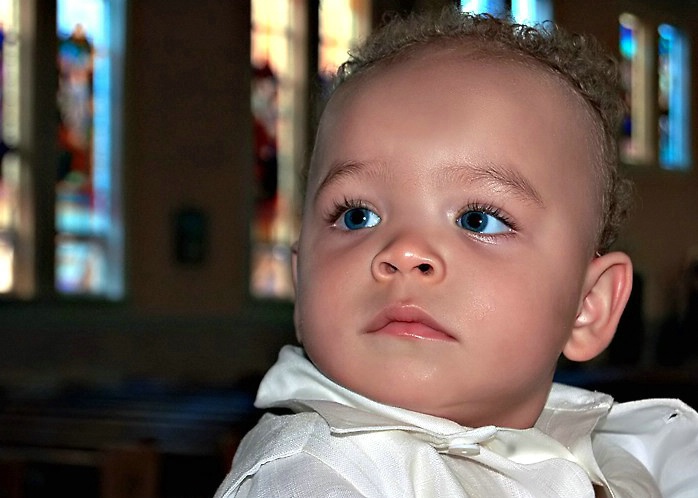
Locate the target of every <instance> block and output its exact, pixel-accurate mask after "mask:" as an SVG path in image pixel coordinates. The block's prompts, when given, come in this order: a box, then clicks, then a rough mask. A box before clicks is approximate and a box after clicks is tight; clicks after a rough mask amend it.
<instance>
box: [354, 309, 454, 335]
mask: <svg viewBox="0 0 698 498" xmlns="http://www.w3.org/2000/svg"><path fill="white" fill-rule="evenodd" d="M367 331H368V333H369V334H386V335H392V336H397V337H406V338H414V339H427V340H435V341H455V340H456V338H455V337H454V336H453V334H451V333H449V332H448V331H447V330H446V329H445V328H444V327H443V326H442V325H441V324H440V323H439V322H437V321H436V320H435V319H434V318H432V317H431V315H429V313H427V312H425V311H424V310H422V309H421V308H419V307H418V306H415V305H401V306H389V307H387V308H385V309H384V310H382V311H381V312H380V313H378V314H377V315H376V316H375V317H374V318H373V320H371V322H370V323H369V324H368V328H367Z"/></svg>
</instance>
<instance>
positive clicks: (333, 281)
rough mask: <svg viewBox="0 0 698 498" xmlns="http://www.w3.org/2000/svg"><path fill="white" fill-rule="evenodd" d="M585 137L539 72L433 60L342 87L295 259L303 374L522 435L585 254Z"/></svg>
mask: <svg viewBox="0 0 698 498" xmlns="http://www.w3.org/2000/svg"><path fill="white" fill-rule="evenodd" d="M591 130H592V125H591V120H590V118H589V117H588V115H587V114H586V113H585V112H584V110H583V104H582V103H581V102H580V101H579V100H578V99H577V98H576V97H575V96H574V95H573V94H572V93H571V90H569V89H568V88H566V87H565V86H563V85H562V84H561V83H560V82H559V81H557V80H556V79H555V78H553V77H552V76H550V75H548V74H546V73H544V72H543V71H541V70H538V69H530V68H524V67H522V66H520V65H511V64H509V65H505V64H503V63H485V62H483V61H469V60H462V59H460V60H456V58H455V56H454V55H449V54H447V53H443V54H441V55H440V56H439V57H438V59H436V60H431V61H426V60H424V59H421V58H417V59H413V60H411V61H409V62H406V63H401V64H398V65H395V66H391V67H389V68H382V69H380V70H379V71H376V72H374V73H372V74H370V75H364V76H362V77H361V80H354V81H352V82H350V83H348V84H347V85H346V86H344V87H343V88H342V89H340V90H339V91H338V93H336V94H335V96H334V97H333V99H332V101H331V102H330V104H329V106H328V108H327V109H326V112H325V114H324V116H323V119H322V122H321V127H320V132H319V136H318V143H317V147H316V153H315V157H314V161H313V165H312V169H311V174H310V179H309V184H308V192H307V200H306V204H305V212H304V219H303V224H302V229H301V236H300V240H299V248H298V256H297V258H298V259H297V268H296V276H297V302H296V325H297V329H298V335H299V338H300V340H301V341H302V343H303V345H304V346H305V348H306V350H307V352H308V355H309V356H310V358H311V359H312V361H313V362H314V363H315V364H316V365H317V366H318V368H319V369H320V370H321V371H322V372H323V373H324V374H325V375H327V376H328V377H330V378H332V379H334V380H335V381H336V382H338V383H340V384H342V385H344V386H345V387H347V388H349V389H352V390H354V391H356V392H358V393H360V394H363V395H365V396H367V397H369V398H372V399H375V400H377V401H380V402H384V403H387V404H391V405H397V406H401V407H405V408H408V409H412V410H416V411H420V412H425V413H429V414H433V415H437V416H443V417H447V418H450V419H453V420H455V421H457V422H459V423H461V424H464V425H470V426H475V425H486V424H496V425H500V426H510V427H529V426H530V425H531V424H532V423H533V422H534V421H535V420H536V418H537V417H538V414H539V412H540V409H541V407H542V405H543V403H544V400H545V399H546V397H547V394H548V390H549V388H550V382H551V379H552V375H553V371H554V368H555V365H556V362H557V360H558V357H559V355H560V353H561V351H562V350H563V348H564V346H565V344H566V342H567V340H568V337H569V334H570V332H571V330H572V328H573V326H574V324H575V319H576V317H577V314H578V310H579V307H580V303H581V301H582V297H583V290H582V288H583V281H584V278H585V274H586V271H587V266H588V264H589V262H590V260H591V258H592V254H593V240H594V233H595V227H596V220H597V219H598V217H599V212H598V207H597V202H596V201H595V199H597V187H596V184H595V182H594V180H593V173H592V171H593V161H594V160H595V155H594V153H593V150H594V147H595V145H596V141H595V140H594V139H593V138H592V132H591Z"/></svg>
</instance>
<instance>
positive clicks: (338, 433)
mask: <svg viewBox="0 0 698 498" xmlns="http://www.w3.org/2000/svg"><path fill="white" fill-rule="evenodd" d="M255 404H256V406H257V407H259V408H262V409H270V408H290V409H291V411H292V412H294V413H292V414H288V415H273V414H270V413H267V414H265V415H264V416H263V417H262V418H261V420H260V421H259V423H258V424H257V426H256V427H255V428H253V429H252V431H250V432H249V433H248V434H247V435H246V436H245V438H244V439H243V441H242V443H241V444H240V447H239V449H238V451H237V453H236V455H235V459H234V460H233V466H232V470H231V471H230V473H229V474H228V476H227V477H226V478H225V480H224V481H223V483H222V484H221V486H220V487H219V489H218V491H217V493H216V498H224V497H225V498H228V497H233V496H236V497H246V496H265V497H272V496H273V497H295V496H298V497H308V496H322V497H359V496H367V497H395V498H405V497H410V496H415V497H449V498H450V497H461V496H463V497H486V498H489V497H497V498H499V497H531V498H545V497H551V498H552V497H556V498H557V497H565V498H567V497H570V498H584V497H594V496H595V490H596V492H598V493H599V496H606V497H613V498H621V497H623V498H625V497H627V498H644V497H665V498H689V497H698V413H696V412H695V411H694V410H693V409H691V408H690V407H688V406H687V405H686V404H684V403H682V402H680V401H678V400H642V401H635V402H630V403H614V402H613V400H612V398H611V397H610V396H608V395H606V394H601V393H596V392H590V391H586V390H583V389H579V388H574V387H569V386H564V385H561V384H554V385H553V388H552V390H551V393H550V396H549V398H548V401H547V403H546V405H545V408H544V409H543V412H542V414H541V416H540V418H539V419H538V421H537V422H536V425H535V427H534V428H531V429H526V430H515V429H508V428H502V427H495V426H487V427H478V428H474V429H471V428H466V427H463V426H461V425H459V424H457V423H455V422H453V421H451V420H447V419H442V418H438V417H433V416H430V415H424V414H421V413H416V412H413V411H410V410H405V409H401V408H396V407H392V406H386V405H383V404H380V403H376V402H374V401H372V400H370V399H367V398H365V397H363V396H360V395H358V394H356V393H354V392H352V391H349V390H347V389H345V388H343V387H341V386H339V385H337V384H335V383H334V382H332V381H331V380H329V379H328V378H327V377H325V376H323V375H322V374H321V373H320V372H319V371H318V370H317V369H316V368H315V366H314V365H313V364H312V363H311V362H310V361H309V360H308V359H307V358H306V357H305V356H304V354H303V351H302V350H301V349H300V348H297V347H293V346H285V347H284V348H283V349H282V350H281V352H280V355H279V361H278V362H277V363H276V364H275V365H274V366H273V367H272V368H271V369H270V371H269V372H268V373H267V375H266V376H265V378H264V380H263V381H262V383H261V385H260V389H259V392H258V395H257V401H256V403H255Z"/></svg>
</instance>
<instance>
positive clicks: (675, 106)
mask: <svg viewBox="0 0 698 498" xmlns="http://www.w3.org/2000/svg"><path fill="white" fill-rule="evenodd" d="M657 31H658V43H657V77H658V107H659V118H658V130H659V163H660V165H661V166H662V167H663V168H665V169H674V170H686V169H688V167H689V166H690V152H689V151H690V144H689V119H688V43H687V40H686V37H685V35H684V34H683V33H682V32H681V31H680V30H678V29H676V28H675V27H673V26H670V25H668V24H662V25H660V26H659V28H658V30H657Z"/></svg>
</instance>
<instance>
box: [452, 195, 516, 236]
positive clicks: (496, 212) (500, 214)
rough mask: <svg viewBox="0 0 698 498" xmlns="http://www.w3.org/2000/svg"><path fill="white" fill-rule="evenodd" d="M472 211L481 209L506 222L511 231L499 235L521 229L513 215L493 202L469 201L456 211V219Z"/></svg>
mask: <svg viewBox="0 0 698 498" xmlns="http://www.w3.org/2000/svg"><path fill="white" fill-rule="evenodd" d="M470 211H479V212H482V213H485V214H488V215H490V216H494V217H495V218H497V219H498V220H499V221H500V222H502V223H504V225H506V226H507V227H509V228H510V230H511V232H508V233H502V234H497V235H510V234H512V233H515V232H518V230H519V228H518V224H517V223H516V221H514V219H513V218H512V217H511V216H509V215H508V214H507V213H505V212H504V211H503V210H502V209H501V208H499V207H497V206H494V205H492V204H489V203H481V202H469V203H468V204H466V205H465V207H463V208H462V209H461V210H460V211H457V212H456V216H455V219H456V220H458V219H460V217H461V216H463V215H464V214H465V213H468V212H470ZM473 233H475V232H473ZM476 235H478V236H484V237H493V236H496V235H495V234H476Z"/></svg>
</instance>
